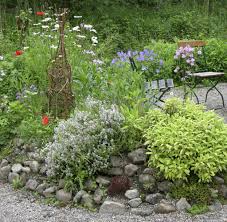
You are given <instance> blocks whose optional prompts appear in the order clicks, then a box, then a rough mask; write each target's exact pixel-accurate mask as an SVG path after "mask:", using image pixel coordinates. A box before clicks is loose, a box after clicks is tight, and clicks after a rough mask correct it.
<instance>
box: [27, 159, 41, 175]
mask: <svg viewBox="0 0 227 222" xmlns="http://www.w3.org/2000/svg"><path fill="white" fill-rule="evenodd" d="M29 166H30V168H31V170H32V172H33V173H38V172H39V163H38V162H37V161H36V160H33V161H31V163H30V165H29Z"/></svg>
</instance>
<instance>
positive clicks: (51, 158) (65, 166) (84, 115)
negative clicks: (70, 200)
mask: <svg viewBox="0 0 227 222" xmlns="http://www.w3.org/2000/svg"><path fill="white" fill-rule="evenodd" d="M123 121H124V117H123V116H122V115H121V114H120V112H119V111H118V109H117V107H116V106H114V105H112V106H109V105H107V104H105V103H104V102H101V101H99V100H98V101H97V100H94V99H93V98H90V97H89V98H87V100H86V102H85V107H84V109H76V110H75V113H74V114H73V116H72V117H71V118H69V119H68V120H63V121H61V122H60V123H59V125H58V126H57V127H56V128H55V133H54V141H53V142H52V143H49V144H47V145H46V147H45V149H44V150H43V152H44V154H45V157H46V162H47V166H48V175H49V176H51V177H53V178H58V179H60V178H64V179H65V180H66V181H67V184H68V185H67V187H68V188H69V186H72V187H71V189H78V188H79V187H80V188H82V187H83V183H84V181H85V180H86V179H87V178H88V177H90V178H92V177H93V176H94V175H96V174H97V173H98V172H106V170H107V169H108V168H109V166H110V161H109V160H110V156H111V154H112V153H113V151H114V149H116V148H117V147H116V146H118V140H119V138H120V137H121V127H122V124H123ZM70 184H71V185H70Z"/></svg>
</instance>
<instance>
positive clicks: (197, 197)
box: [170, 182, 212, 205]
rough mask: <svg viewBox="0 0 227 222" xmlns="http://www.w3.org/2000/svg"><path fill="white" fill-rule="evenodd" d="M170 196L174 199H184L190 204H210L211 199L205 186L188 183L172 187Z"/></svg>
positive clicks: (209, 192)
mask: <svg viewBox="0 0 227 222" xmlns="http://www.w3.org/2000/svg"><path fill="white" fill-rule="evenodd" d="M170 195H171V196H172V197H173V198H174V199H180V198H182V197H184V198H186V199H187V201H189V203H190V204H206V205H208V204H210V203H211V200H212V197H211V195H212V194H211V191H210V189H209V187H208V185H207V184H203V183H197V182H189V183H185V184H183V185H174V186H173V187H172V188H171V192H170Z"/></svg>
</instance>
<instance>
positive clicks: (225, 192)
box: [219, 185, 227, 199]
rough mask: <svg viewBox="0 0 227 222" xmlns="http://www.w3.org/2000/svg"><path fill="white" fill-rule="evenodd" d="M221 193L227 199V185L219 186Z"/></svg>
mask: <svg viewBox="0 0 227 222" xmlns="http://www.w3.org/2000/svg"><path fill="white" fill-rule="evenodd" d="M219 193H220V194H221V195H222V196H223V197H224V198H225V199H227V186H226V185H221V186H220V188H219Z"/></svg>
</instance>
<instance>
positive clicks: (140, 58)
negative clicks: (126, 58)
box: [136, 55, 145, 62]
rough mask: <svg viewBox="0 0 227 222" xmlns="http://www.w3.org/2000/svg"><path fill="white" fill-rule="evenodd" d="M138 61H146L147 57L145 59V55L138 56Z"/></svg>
mask: <svg viewBox="0 0 227 222" xmlns="http://www.w3.org/2000/svg"><path fill="white" fill-rule="evenodd" d="M136 59H137V61H139V62H142V61H144V60H145V59H144V56H141V55H140V56H138V57H137V58H136Z"/></svg>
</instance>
